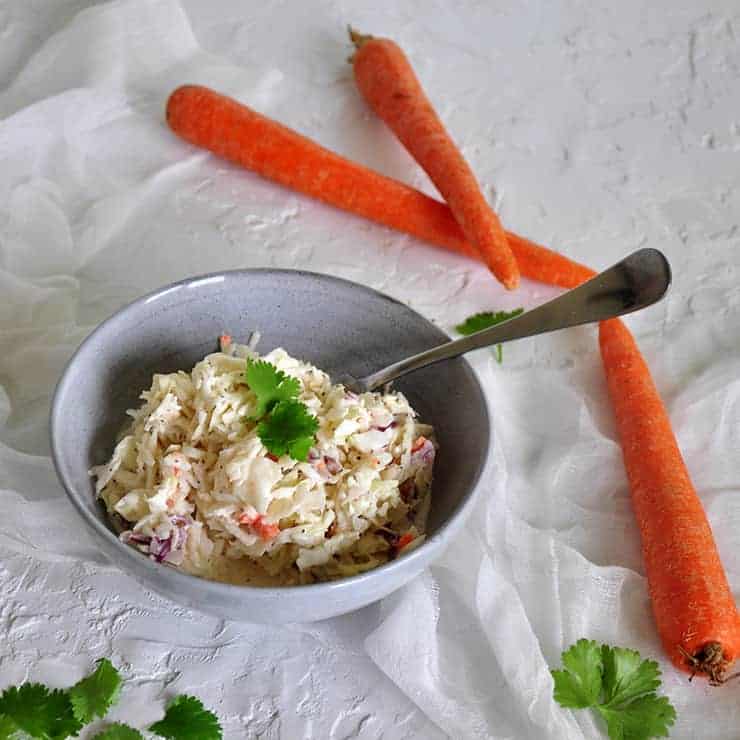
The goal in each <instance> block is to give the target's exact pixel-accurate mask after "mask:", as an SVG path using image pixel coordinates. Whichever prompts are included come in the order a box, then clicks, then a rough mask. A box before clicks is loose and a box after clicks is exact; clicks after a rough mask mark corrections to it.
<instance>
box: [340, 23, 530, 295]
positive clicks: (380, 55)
mask: <svg viewBox="0 0 740 740" xmlns="http://www.w3.org/2000/svg"><path fill="white" fill-rule="evenodd" d="M349 34H350V38H351V39H352V42H353V43H354V45H355V48H356V51H355V53H354V55H353V57H352V59H351V61H352V65H353V68H354V72H355V81H356V82H357V87H358V88H359V89H360V92H361V93H362V95H363V97H364V98H365V100H366V101H367V102H368V104H369V105H370V107H371V108H372V109H373V110H374V111H375V113H377V115H378V116H379V117H380V118H382V119H383V121H385V122H386V124H387V125H388V127H389V128H390V129H391V130H392V131H393V133H394V134H395V135H396V136H397V137H398V139H399V140H400V142H401V143H402V144H403V145H404V146H405V147H406V149H407V150H408V152H409V154H411V156H412V157H413V158H414V159H415V160H416V161H417V162H418V163H419V164H420V165H421V167H422V168H423V169H424V171H425V172H426V173H427V175H429V177H430V178H431V180H432V182H433V183H434V184H435V186H436V187H437V190H439V192H440V194H441V195H442V198H443V199H444V200H445V202H446V203H447V205H448V206H449V207H450V210H451V211H452V213H453V214H454V216H455V218H456V219H457V222H458V223H459V224H460V227H461V228H462V230H463V233H464V234H465V236H466V237H467V238H468V241H469V242H470V243H471V244H472V245H473V246H474V247H475V248H476V249H477V250H478V251H479V252H480V254H481V255H482V257H483V259H484V261H485V262H486V264H487V265H488V266H489V267H490V269H491V271H492V272H493V274H494V275H495V276H496V277H497V278H498V279H499V280H500V281H501V282H502V283H503V284H504V285H505V286H506V287H507V288H509V289H510V290H511V289H513V288H516V287H517V286H518V285H519V268H518V266H517V263H516V259H515V258H514V255H513V254H512V252H511V248H510V246H509V244H508V242H507V240H506V234H505V233H504V229H503V227H502V226H501V222H500V221H499V220H498V216H497V215H496V214H495V212H494V211H493V209H492V208H491V206H489V205H488V203H487V202H486V199H485V198H484V197H483V193H481V191H480V187H479V186H478V183H477V181H476V179H475V175H474V174H473V171H472V170H471V169H470V166H469V165H468V163H467V162H466V161H465V158H464V157H463V155H462V153H461V152H460V150H459V149H458V147H457V146H456V145H455V142H454V141H452V138H451V137H450V135H449V134H448V133H447V130H446V129H445V127H444V125H443V123H442V121H440V119H439V116H438V115H437V113H436V111H435V110H434V108H433V107H432V104H431V103H430V102H429V98H427V96H426V94H425V93H424V90H423V89H422V87H421V84H420V83H419V80H418V79H417V77H416V75H415V74H414V70H413V69H412V68H411V64H410V63H409V60H408V59H407V58H406V55H405V54H404V53H403V51H402V50H401V49H400V47H399V46H398V45H397V44H395V43H394V42H393V41H391V40H390V39H380V38H374V37H373V36H364V35H362V34H359V33H357V32H356V31H353V30H352V29H350V30H349Z"/></svg>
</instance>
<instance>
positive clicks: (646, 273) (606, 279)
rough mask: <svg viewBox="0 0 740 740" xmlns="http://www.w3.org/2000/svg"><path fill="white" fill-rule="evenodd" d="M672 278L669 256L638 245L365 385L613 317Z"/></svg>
mask: <svg viewBox="0 0 740 740" xmlns="http://www.w3.org/2000/svg"><path fill="white" fill-rule="evenodd" d="M670 284H671V268H670V265H669V264H668V260H667V259H666V258H665V256H664V255H663V254H662V252H659V251H658V250H657V249H639V250H638V251H636V252H633V253H632V254H631V255H629V256H628V257H625V259H623V260H622V261H621V262H618V263H617V264H616V265H614V266H613V267H610V268H609V269H608V270H605V271H604V272H601V273H599V274H598V275H596V276H595V277H593V278H591V280H589V281H587V282H585V283H583V285H579V286H578V287H577V288H574V289H573V290H569V291H568V292H567V293H564V294H563V295H561V296H558V297H557V298H555V299H553V300H552V301H548V302H547V303H543V304H542V305H541V306H538V307H537V308H534V309H532V310H531V311H526V312H525V313H523V314H521V315H520V316H517V317H516V318H513V319H509V320H508V321H505V322H503V323H501V324H497V325H496V326H492V327H491V328H490V329H484V330H483V331H479V332H476V333H475V334H471V335H470V336H468V337H463V338H462V339H457V340H455V341H450V342H446V343H445V344H441V345H439V346H438V347H433V348H432V349H429V350H426V351H425V352H421V353H420V354H418V355H414V356H413V357H409V358H407V359H405V360H401V361H400V362H397V363H395V364H393V365H389V366H388V367H386V368H383V369H382V370H378V371H377V372H375V373H373V374H372V375H368V376H367V377H365V378H363V379H362V381H361V382H362V384H363V385H364V386H365V387H366V388H367V389H368V390H373V389H375V388H379V387H380V386H382V385H385V384H386V383H390V382H391V381H392V380H395V379H396V378H399V377H401V376H402V375H406V373H410V372H412V371H413V370H419V369H420V368H422V367H426V366H427V365H432V364H433V363H435V362H440V361H441V360H449V359H451V358H453V357H458V356H459V355H462V354H465V353H466V352H470V351H471V350H474V349H480V348H482V347H488V346H490V345H493V344H502V343H503V342H510V341H512V340H513V339H522V338H524V337H531V336H534V335H535V334H543V333H545V332H550V331H556V330H558V329H566V328H567V327H569V326H578V325H579V324H589V323H592V322H595V321H603V320H604V319H611V318H614V317H615V316H622V315H624V314H627V313H631V312H632V311H638V310H639V309H641V308H645V307H647V306H650V305H652V304H653V303H655V302H657V301H659V300H660V299H661V298H662V297H663V296H664V295H665V293H666V291H667V290H668V287H669V286H670Z"/></svg>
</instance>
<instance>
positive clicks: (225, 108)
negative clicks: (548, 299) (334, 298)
mask: <svg viewBox="0 0 740 740" xmlns="http://www.w3.org/2000/svg"><path fill="white" fill-rule="evenodd" d="M167 122H168V124H169V126H170V128H171V129H172V130H173V131H174V132H175V133H176V134H177V135H178V136H181V137H182V138H183V139H185V140H186V141H189V142H190V143H191V144H195V145H196V146H200V147H203V148H205V149H208V150H209V151H211V152H213V153H214V154H217V155H218V156H220V157H223V158H224V159H228V160H229V161H231V162H235V163H236V164H239V165H241V166H242V167H246V168H247V169H249V170H252V171H254V172H256V173H258V174H259V175H261V176H262V177H265V178H267V179H269V180H272V181H274V182H277V183H279V184H281V185H283V186H285V187H288V188H291V189H293V190H297V191H298V192H300V193H304V194H305V195H308V196H310V197H312V198H316V199H318V200H320V201H322V202H324V203H327V204H329V205H332V206H334V207H335V208H341V209H342V210H345V211H349V212H350V213H354V214H355V215H358V216H362V217H363V218H367V219H370V220H371V221H375V222H377V223H380V224H383V225H384V226H388V227H390V228H392V229H395V230H397V231H402V232H404V233H406V234H410V235H411V236H414V237H416V238H418V239H421V240H422V241H425V242H428V243H430V244H434V245H436V246H439V247H443V248H444V249H447V250H450V251H452V252H456V253H457V254H461V255H464V256H466V257H470V258H472V259H476V260H480V259H481V257H480V255H479V253H478V252H477V250H476V249H474V248H473V247H472V246H471V245H470V244H469V243H468V242H467V240H466V239H465V236H464V234H463V232H462V230H461V229H460V227H459V226H458V224H457V221H456V220H455V217H454V216H453V215H452V212H451V211H450V209H449V208H448V207H447V206H446V205H445V204H444V203H440V202H439V201H438V200H435V199H434V198H430V197H429V196H428V195H425V194H424V193H422V192H420V191H419V190H416V189H414V188H412V187H410V186H408V185H405V184H404V183H401V182H398V181H397V180H393V179H391V178H390V177H385V176H384V175H381V174H380V173H378V172H375V171H373V170H371V169H368V168H367V167H363V166H362V165H360V164H357V163H355V162H352V161H350V160H348V159H345V158H344V157H341V156H339V155H338V154H335V153H334V152H331V151H329V150H328V149H325V148H323V147H322V146H320V145H319V144H317V143H315V142H313V141H311V140H310V139H307V138H306V137H304V136H301V135H300V134H298V133H297V132H295V131H292V130H291V129H289V128H287V127H285V126H283V125H282V124H280V123H277V122H276V121H273V120H271V119H269V118H267V117H265V116H262V115H260V114H259V113H257V112H255V111H253V110H251V109H250V108H248V107H247V106H244V105H241V104H240V103H238V102H237V101H236V100H233V99H232V98H229V97H226V96H225V95H221V94H219V93H217V92H214V91H213V90H210V89H208V88H205V87H200V86H197V85H186V86H184V87H180V88H178V89H177V90H175V91H174V92H173V93H172V94H171V95H170V97H169V100H168V101H167ZM506 236H507V239H508V241H509V245H510V247H511V249H512V251H513V253H514V256H515V257H516V259H517V262H518V263H519V266H520V270H521V273H522V275H524V276H525V277H528V278H531V279H533V280H539V281H541V282H546V283H549V284H553V285H558V286H560V287H562V288H572V287H574V286H575V285H577V284H578V283H579V282H582V281H583V280H585V279H587V278H588V277H591V276H593V274H594V273H593V272H592V271H591V270H589V269H588V268H587V267H584V266H583V265H579V264H578V263H576V262H573V261H572V260H569V259H568V258H567V257H563V256H562V255H560V254H558V253H557V252H553V251H551V250H549V249H547V248H545V247H542V246H539V245H537V244H534V243H533V242H531V241H529V240H527V239H524V238H523V237H520V236H517V235H516V234H514V233H512V232H510V231H507V232H506Z"/></svg>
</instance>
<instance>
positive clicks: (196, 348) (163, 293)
mask: <svg viewBox="0 0 740 740" xmlns="http://www.w3.org/2000/svg"><path fill="white" fill-rule="evenodd" d="M253 329H259V331H260V332H261V333H262V339H261V341H260V350H261V351H262V352H267V351H269V350H270V349H272V348H274V347H276V346H282V347H284V348H285V349H286V350H287V351H288V352H289V353H290V354H292V355H295V356H298V357H301V358H304V359H306V360H308V361H310V362H312V363H314V364H316V365H317V366H318V367H320V368H322V369H324V370H326V371H327V372H329V373H330V374H332V375H334V374H337V373H341V372H342V371H345V372H349V373H351V374H353V375H355V376H356V377H361V376H362V375H364V374H366V373H368V372H369V371H371V370H376V369H378V368H380V367H382V366H384V365H387V364H389V363H391V362H394V361H396V360H399V359H401V358H403V357H406V356H408V355H411V354H414V353H416V352H420V351H421V350H424V349H427V348H429V347H431V346H433V345H435V344H438V343H440V342H442V341H445V340H446V339H447V337H446V335H445V334H444V333H443V332H442V331H440V330H439V329H438V328H436V327H435V326H434V325H433V324H431V323H430V322H429V321H427V320H426V319H424V318H423V317H422V316H420V315H419V314H417V313H415V312H414V311H412V310H411V309H410V308H408V306H405V305H404V304H402V303H399V302H397V301H395V300H393V299H392V298H389V297H387V296H385V295H382V294H380V293H377V292H375V291H373V290H370V289H369V288H365V287H363V286H361V285H357V284H354V283H350V282H347V281H345V280H339V279H337V278H333V277H329V276H327V275H317V274H313V273H307V272H297V271H292V270H239V271H234V272H225V273H221V274H214V275H206V276H203V277H196V278H192V279H189V280H184V281H182V282H180V283H175V284H173V285H170V286H167V287H165V288H162V289H161V290H158V291H157V292H155V293H152V294H151V295H148V296H145V297H144V298H140V299H139V300H137V301H135V302H134V303H132V304H130V305H129V306H126V307H125V308H123V309H121V310H120V311H119V312H118V313H116V314H115V315H114V316H112V317H111V318H110V319H108V320H107V321H106V322H105V323H103V324H101V326H99V327H98V328H97V329H96V330H95V331H94V332H93V333H92V334H91V335H90V336H89V337H88V338H87V339H86V340H85V341H84V342H83V344H82V346H81V347H80V348H79V349H78V351H77V352H76V354H75V355H74V357H72V359H71V360H70V362H69V364H68V366H67V368H66V370H65V371H64V374H63V376H62V378H61V380H60V381H59V385H58V386H57V390H56V394H55V396H54V400H53V404H52V412H51V445H52V451H53V456H54V463H55V465H56V468H57V472H58V474H59V477H60V479H61V481H62V483H63V485H64V488H65V489H66V491H67V493H68V494H69V497H70V499H71V501H72V503H73V504H74V505H75V506H76V507H77V510H78V511H79V513H80V515H81V516H82V518H83V519H84V520H85V522H86V523H87V525H88V526H89V527H91V528H92V530H93V531H94V532H95V533H96V534H97V536H98V538H99V541H100V546H101V548H102V549H103V550H104V552H105V553H106V554H107V555H108V557H109V558H110V559H111V560H112V561H113V562H116V563H118V564H119V565H120V567H121V568H122V569H124V570H126V571H127V572H128V573H130V574H131V575H132V576H134V577H135V578H137V579H138V580H139V582H140V583H142V584H143V585H145V586H147V587H149V588H152V589H154V590H156V591H158V592H160V593H162V594H164V595H165V596H167V597H169V598H170V599H172V600H173V601H176V602H179V603H181V604H186V605H188V606H192V607H195V608H197V609H201V610H203V611H206V612H210V613H212V614H215V615H217V616H220V617H225V618H229V619H237V620H242V621H247V622H264V623H285V622H305V621H312V620H318V619H325V618H327V617H333V616H337V615H339V614H343V613H345V612H349V611H352V610H353V609H358V608H360V607H362V606H365V605H366V604H370V603H371V602H373V601H376V600H377V599H380V598H382V597H383V596H386V595H387V594H389V593H390V592H391V591H393V590H395V589H397V588H399V587H400V586H402V585H403V584H404V583H406V582H407V581H409V580H410V579H411V578H413V577H414V576H415V575H417V574H418V573H419V572H421V571H422V570H423V569H424V568H425V567H426V566H427V565H429V564H430V563H431V562H432V561H433V560H434V559H435V558H436V557H437V556H438V555H439V554H440V553H441V552H442V550H443V548H444V547H445V545H446V544H447V542H448V541H449V540H450V538H451V537H454V536H455V535H456V534H457V532H458V531H459V530H460V528H461V526H462V524H463V522H464V520H465V516H466V515H467V514H468V512H469V511H470V509H471V508H472V505H473V501H474V496H475V491H476V486H477V484H478V481H479V479H480V476H481V473H482V471H483V468H484V466H485V464H486V461H487V458H488V452H489V444H490V424H489V419H488V412H487V407H486V402H485V399H484V396H483V393H482V391H481V388H480V386H479V384H478V381H477V379H476V377H475V375H474V374H473V372H472V370H471V369H470V366H469V365H468V364H467V363H466V362H465V361H464V360H462V359H458V360H452V361H449V362H446V363H443V364H440V365H437V366H436V367H432V368H427V369H426V370H421V371H419V372H417V373H414V374H412V375H410V376H408V377H407V378H404V379H403V380H402V381H399V382H398V383H397V387H398V388H399V389H400V390H402V391H403V393H405V394H406V396H407V397H408V398H409V400H410V402H411V404H412V405H413V407H414V408H415V409H416V410H417V411H418V412H419V414H420V416H421V418H422V420H424V421H426V422H428V423H430V424H433V425H434V427H435V429H436V432H437V437H438V441H439V444H440V452H439V455H438V457H437V462H436V464H435V479H434V485H433V488H432V497H433V503H432V508H431V513H430V517H429V524H428V535H429V536H428V538H427V540H426V541H425V542H424V544H422V545H421V546H420V547H418V548H416V549H414V550H412V551H411V552H409V553H408V554H406V555H403V556H402V557H399V558H398V559H396V560H394V561H392V562H390V563H388V564H386V565H383V566H381V567H380V568H377V569H376V570H373V571H370V572H367V573H364V574H361V575H357V576H353V577H351V578H346V579H344V580H340V581H333V582H330V583H321V584H312V585H307V586H291V587H283V588H258V587H247V586H232V585H226V584H222V583H216V582H213V581H207V580H203V579H200V578H196V577H194V576H190V575H187V574H185V573H181V572H178V571H177V570H175V569H174V568H172V567H169V566H165V565H158V564H156V563H154V562H153V561H151V560H149V559H147V558H146V557H144V556H143V555H142V554H140V553H139V552H137V551H135V550H134V549H132V548H130V547H128V546H126V545H123V544H122V543H121V542H120V541H119V540H118V538H117V536H116V534H115V533H114V532H113V530H112V529H111V527H110V525H109V523H108V520H107V517H106V514H105V511H104V509H103V507H102V505H101V504H99V503H98V502H97V501H96V500H95V496H94V490H93V484H92V480H91V479H90V477H89V476H88V470H89V469H90V467H91V466H93V465H97V464H100V463H102V462H104V461H105V460H107V459H108V458H109V457H110V454H111V451H112V449H113V445H114V439H115V436H116V434H117V433H118V432H119V431H120V429H121V427H122V426H123V425H124V424H125V423H126V416H125V411H126V409H128V408H131V407H134V406H137V405H138V403H139V401H138V400H137V399H138V395H139V393H140V392H141V390H142V389H144V388H148V387H149V385H150V383H151V377H152V374H153V373H155V372H172V371H174V370H182V369H190V368H191V367H192V366H193V365H194V364H195V363H196V362H197V361H198V360H200V359H201V358H202V357H203V356H204V355H205V354H207V353H208V352H212V351H214V350H215V349H216V344H217V337H218V336H219V335H220V334H222V333H223V332H225V331H228V332H229V333H231V334H232V335H234V336H235V337H236V338H237V340H241V341H245V339H246V338H247V337H248V336H249V333H250V332H251V330H253Z"/></svg>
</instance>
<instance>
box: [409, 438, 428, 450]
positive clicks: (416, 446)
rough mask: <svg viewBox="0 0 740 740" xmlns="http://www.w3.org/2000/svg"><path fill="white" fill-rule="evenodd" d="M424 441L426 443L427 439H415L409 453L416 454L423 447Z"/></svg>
mask: <svg viewBox="0 0 740 740" xmlns="http://www.w3.org/2000/svg"><path fill="white" fill-rule="evenodd" d="M426 441H427V438H426V437H424V436H421V437H417V438H416V439H415V440H414V443H413V444H412V445H411V452H418V451H419V450H420V449H421V448H422V447H423V446H424V443H425V442H426Z"/></svg>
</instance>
